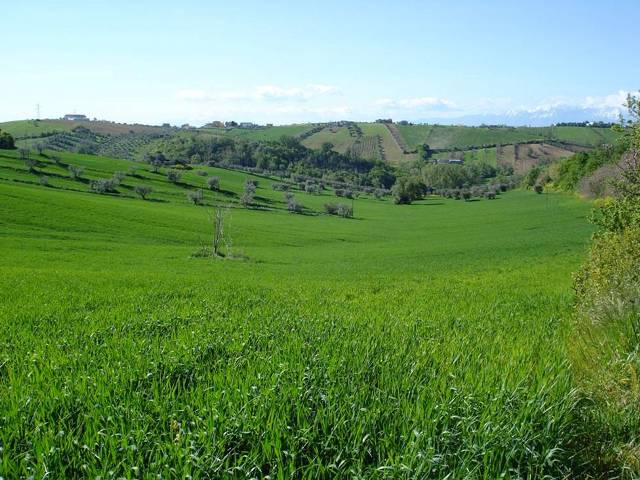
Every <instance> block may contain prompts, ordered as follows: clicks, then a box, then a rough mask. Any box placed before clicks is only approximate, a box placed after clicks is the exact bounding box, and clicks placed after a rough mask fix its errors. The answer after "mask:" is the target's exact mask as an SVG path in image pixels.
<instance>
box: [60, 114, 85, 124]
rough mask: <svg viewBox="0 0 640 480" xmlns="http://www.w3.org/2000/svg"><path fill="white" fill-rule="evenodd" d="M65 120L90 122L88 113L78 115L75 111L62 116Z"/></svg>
mask: <svg viewBox="0 0 640 480" xmlns="http://www.w3.org/2000/svg"><path fill="white" fill-rule="evenodd" d="M62 119H63V120H69V121H72V122H88V121H89V118H88V117H87V116H86V115H78V114H75V113H67V114H66V115H65V116H64V117H62Z"/></svg>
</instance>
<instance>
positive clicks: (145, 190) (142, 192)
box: [135, 185, 153, 200]
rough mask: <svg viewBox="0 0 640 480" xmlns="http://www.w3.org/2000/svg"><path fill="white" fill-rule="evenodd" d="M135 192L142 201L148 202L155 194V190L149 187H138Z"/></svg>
mask: <svg viewBox="0 0 640 480" xmlns="http://www.w3.org/2000/svg"><path fill="white" fill-rule="evenodd" d="M135 192H136V193H137V194H138V196H139V197H140V198H141V199H142V200H146V199H147V197H148V196H149V195H151V193H152V192H153V188H151V187H149V186H148V185H136V188H135Z"/></svg>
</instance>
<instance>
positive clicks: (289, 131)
mask: <svg viewBox="0 0 640 480" xmlns="http://www.w3.org/2000/svg"><path fill="white" fill-rule="evenodd" d="M310 128H313V125H312V124H307V123H303V124H297V125H282V126H273V127H266V128H259V129H247V128H232V129H230V130H227V129H224V128H200V129H198V131H201V132H206V133H213V134H215V135H222V136H229V137H233V138H243V139H246V140H253V141H258V140H279V139H280V137H282V136H283V135H287V136H290V137H295V136H297V135H300V134H301V133H303V132H305V131H307V130H309V129H310Z"/></svg>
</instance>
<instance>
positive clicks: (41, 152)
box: [36, 143, 45, 155]
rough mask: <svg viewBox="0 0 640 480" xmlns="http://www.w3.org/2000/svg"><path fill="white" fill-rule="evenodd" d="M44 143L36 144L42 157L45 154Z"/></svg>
mask: <svg viewBox="0 0 640 480" xmlns="http://www.w3.org/2000/svg"><path fill="white" fill-rule="evenodd" d="M44 148H45V147H44V143H36V152H38V155H42V154H43V153H44Z"/></svg>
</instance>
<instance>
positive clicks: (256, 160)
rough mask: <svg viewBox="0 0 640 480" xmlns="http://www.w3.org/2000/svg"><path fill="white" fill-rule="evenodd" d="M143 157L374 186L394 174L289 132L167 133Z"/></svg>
mask: <svg viewBox="0 0 640 480" xmlns="http://www.w3.org/2000/svg"><path fill="white" fill-rule="evenodd" d="M144 159H145V161H146V162H148V163H150V164H157V165H166V164H206V165H211V166H222V167H230V168H238V167H239V168H241V169H250V170H252V171H253V170H255V171H260V172H263V173H268V174H276V175H277V174H281V175H285V174H286V175H287V176H288V175H291V174H301V175H307V176H312V177H317V178H327V177H329V178H330V179H331V180H335V181H343V182H347V183H354V184H357V185H368V186H372V187H379V188H391V186H393V184H394V183H395V180H396V175H395V171H394V169H393V168H392V167H391V166H389V165H387V164H385V163H383V162H380V161H376V160H368V159H364V158H361V157H358V156H356V155H353V154H349V153H347V154H343V153H339V152H336V151H334V150H333V145H332V144H330V143H325V144H323V145H322V147H321V148H320V149H319V150H313V149H310V148H307V147H306V146H304V145H303V144H302V143H301V142H300V140H299V139H297V138H294V137H289V136H283V137H281V138H280V139H278V140H268V141H246V140H243V139H233V138H228V137H219V136H213V137H208V136H202V135H197V136H196V135H193V136H179V137H171V138H166V139H162V140H161V141H159V142H157V143H156V144H155V146H154V149H153V153H146V154H145V155H144ZM328 174H329V175H328Z"/></svg>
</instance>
